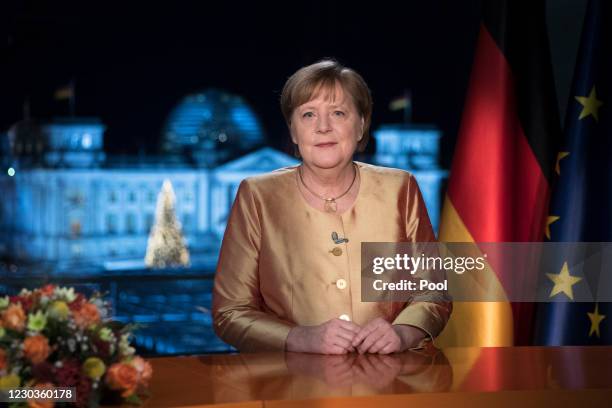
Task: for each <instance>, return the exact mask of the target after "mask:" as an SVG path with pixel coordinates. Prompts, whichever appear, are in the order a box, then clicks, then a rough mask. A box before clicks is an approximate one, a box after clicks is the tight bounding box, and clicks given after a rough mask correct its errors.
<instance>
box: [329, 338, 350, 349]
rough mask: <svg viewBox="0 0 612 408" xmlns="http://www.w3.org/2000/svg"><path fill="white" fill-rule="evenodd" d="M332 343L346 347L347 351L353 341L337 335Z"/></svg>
mask: <svg viewBox="0 0 612 408" xmlns="http://www.w3.org/2000/svg"><path fill="white" fill-rule="evenodd" d="M330 345H333V346H338V347H342V348H343V349H345V350H346V351H348V349H350V348H351V341H350V340H347V339H344V338H342V337H340V336H335V337H334V338H333V339H332V340H331V341H330Z"/></svg>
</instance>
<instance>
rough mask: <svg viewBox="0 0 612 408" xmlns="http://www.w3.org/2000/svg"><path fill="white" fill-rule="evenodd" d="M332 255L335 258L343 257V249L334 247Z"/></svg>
mask: <svg viewBox="0 0 612 408" xmlns="http://www.w3.org/2000/svg"><path fill="white" fill-rule="evenodd" d="M329 252H331V253H332V254H334V256H340V255H342V248H340V247H334V249H332V250H331V251H329Z"/></svg>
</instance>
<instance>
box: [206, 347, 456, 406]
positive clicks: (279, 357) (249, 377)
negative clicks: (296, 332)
mask: <svg viewBox="0 0 612 408" xmlns="http://www.w3.org/2000/svg"><path fill="white" fill-rule="evenodd" d="M214 362H215V366H216V367H215V368H214V372H215V375H214V377H213V378H214V380H213V388H212V389H213V393H214V400H215V402H217V403H221V402H235V401H244V400H266V399H309V398H317V397H328V396H358V395H375V394H397V393H402V394H405V393H412V392H442V391H447V390H449V389H450V387H451V384H452V379H453V372H452V369H451V366H450V364H449V362H448V360H447V358H446V356H445V355H444V353H443V352H442V351H440V350H437V349H430V350H427V351H409V352H405V353H401V354H391V355H377V354H371V355H370V354H363V355H359V354H347V355H339V356H326V355H317V354H304V353H284V354H281V353H278V354H268V353H262V354H239V355H231V356H215V361H214Z"/></svg>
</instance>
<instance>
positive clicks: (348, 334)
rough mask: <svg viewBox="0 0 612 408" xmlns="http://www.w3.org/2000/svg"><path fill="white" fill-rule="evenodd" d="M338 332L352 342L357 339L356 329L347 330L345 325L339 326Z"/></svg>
mask: <svg viewBox="0 0 612 408" xmlns="http://www.w3.org/2000/svg"><path fill="white" fill-rule="evenodd" d="M337 333H338V336H340V337H342V338H344V339H347V340H348V341H349V342H351V343H352V342H353V340H354V339H355V336H356V335H357V334H356V333H355V332H354V331H352V330H347V329H345V328H344V327H338V328H337Z"/></svg>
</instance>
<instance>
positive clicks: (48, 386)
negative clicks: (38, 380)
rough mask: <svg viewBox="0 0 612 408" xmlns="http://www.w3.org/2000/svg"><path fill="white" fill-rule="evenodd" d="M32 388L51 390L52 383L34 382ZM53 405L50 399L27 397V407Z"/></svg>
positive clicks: (39, 407)
mask: <svg viewBox="0 0 612 408" xmlns="http://www.w3.org/2000/svg"><path fill="white" fill-rule="evenodd" d="M34 389H37V390H53V384H50V383H43V384H36V385H35V386H34ZM54 406H55V404H54V402H53V400H52V399H42V398H41V399H29V400H28V407H29V408H53V407H54Z"/></svg>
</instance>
